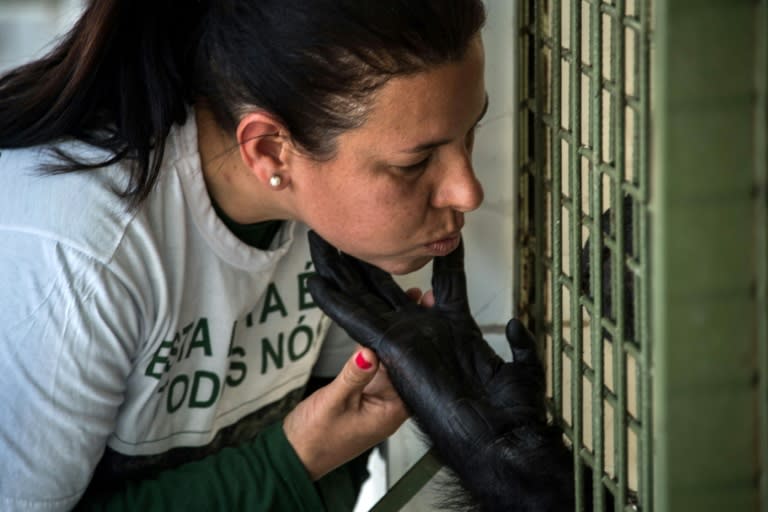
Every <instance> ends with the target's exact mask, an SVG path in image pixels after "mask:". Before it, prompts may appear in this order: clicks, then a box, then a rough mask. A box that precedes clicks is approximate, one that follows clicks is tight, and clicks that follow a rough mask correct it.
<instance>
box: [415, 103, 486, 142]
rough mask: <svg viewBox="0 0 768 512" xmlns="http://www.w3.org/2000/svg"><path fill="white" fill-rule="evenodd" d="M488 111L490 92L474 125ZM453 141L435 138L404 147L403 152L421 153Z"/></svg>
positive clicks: (475, 124)
mask: <svg viewBox="0 0 768 512" xmlns="http://www.w3.org/2000/svg"><path fill="white" fill-rule="evenodd" d="M487 112H488V94H486V95H485V104H484V105H483V111H482V112H480V115H479V116H478V117H477V120H476V121H475V123H474V124H473V126H477V124H478V123H479V122H480V121H481V120H482V119H483V117H485V114H486V113H487ZM449 142H451V139H439V140H433V141H429V142H425V143H423V144H419V145H418V146H414V147H412V148H408V149H404V150H403V153H421V152H423V151H427V150H429V149H433V148H436V147H438V146H442V145H443V144H448V143H449Z"/></svg>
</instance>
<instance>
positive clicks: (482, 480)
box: [309, 232, 574, 512]
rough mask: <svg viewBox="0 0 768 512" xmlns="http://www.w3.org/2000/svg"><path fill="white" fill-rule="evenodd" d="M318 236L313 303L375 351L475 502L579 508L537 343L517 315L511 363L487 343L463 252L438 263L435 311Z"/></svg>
mask: <svg viewBox="0 0 768 512" xmlns="http://www.w3.org/2000/svg"><path fill="white" fill-rule="evenodd" d="M309 237H310V248H311V251H312V259H313V261H314V264H315V268H316V270H317V274H316V275H315V276H313V277H312V278H311V279H310V281H309V291H310V293H311V294H312V296H313V298H314V300H315V302H316V304H317V305H318V306H319V307H320V308H321V309H323V311H325V312H326V313H327V314H328V315H329V316H330V317H331V318H332V319H333V320H334V321H335V322H336V323H338V324H339V325H340V326H341V327H342V328H344V329H345V330H346V331H347V333H348V334H350V336H352V338H353V339H355V340H356V341H358V342H359V343H361V344H362V345H364V346H366V347H369V348H371V349H372V350H374V351H375V352H376V354H377V355H378V357H379V358H380V359H381V361H382V363H383V364H384V365H385V366H386V368H387V371H388V374H389V378H390V380H391V381H392V384H393V385H394V386H395V388H396V390H397V391H398V393H399V395H400V397H401V398H402V400H403V401H404V402H405V404H406V406H407V407H408V408H409V410H410V412H411V413H412V415H413V416H414V418H415V419H416V421H417V423H418V424H419V426H420V428H421V429H422V430H423V431H424V433H425V434H426V435H427V436H428V437H429V438H430V439H431V441H432V442H433V445H434V447H435V449H436V450H437V453H438V455H439V456H440V458H441V459H442V461H443V462H444V463H445V465H446V466H447V467H449V468H450V469H451V470H452V471H453V472H454V473H455V474H456V476H457V477H458V479H459V481H460V483H461V485H462V486H463V488H464V490H465V491H466V492H467V493H468V494H469V496H470V498H471V499H470V500H469V501H470V502H471V503H472V504H473V505H472V507H473V508H475V509H479V510H482V511H489V512H496V511H505V512H534V511H535V512H555V511H557V512H565V511H568V512H571V511H573V510H574V489H573V457H572V455H571V453H570V451H569V450H568V449H567V448H566V447H565V445H564V443H563V437H562V432H561V431H560V430H559V429H557V428H555V427H553V426H551V425H549V424H548V423H547V420H546V409H545V402H544V391H545V390H544V388H545V381H544V371H543V368H542V365H541V362H540V361H539V359H538V356H537V354H536V348H535V343H534V340H533V338H532V337H531V335H530V334H529V333H528V331H527V330H526V329H525V328H524V327H523V325H522V324H521V323H520V322H519V321H517V320H515V319H513V320H511V321H510V322H509V323H508V325H507V329H506V336H507V340H508V341H509V345H510V348H511V349H512V353H513V357H514V361H513V362H505V361H504V360H503V359H501V358H500V357H499V356H498V355H497V354H496V353H495V351H494V350H493V349H492V348H491V347H490V346H489V345H488V343H487V342H486V341H485V340H484V339H483V337H482V333H481V331H480V329H479V327H478V326H477V324H476V323H475V321H474V319H473V318H472V316H471V314H470V310H469V305H468V302H467V293H466V278H465V275H464V261H463V259H464V256H463V248H462V247H461V246H460V247H459V248H458V249H457V250H456V251H454V252H452V253H451V254H449V255H448V256H446V257H442V258H435V260H434V264H433V276H432V288H433V291H434V294H435V305H434V306H433V307H431V308H427V307H424V306H421V305H419V304H416V303H415V302H414V301H413V300H411V299H410V298H409V297H408V296H407V295H406V294H405V293H404V292H403V290H402V289H401V288H400V287H399V286H398V285H397V284H396V283H395V282H394V280H393V279H392V277H391V276H390V275H389V274H388V273H386V272H384V271H382V270H380V269H378V268H376V267H373V266H371V265H369V264H367V263H364V262H362V261H360V260H357V259H355V258H353V257H351V256H349V255H346V254H343V253H340V252H339V251H337V250H336V249H335V248H334V247H332V246H330V245H329V244H327V243H326V242H325V241H324V240H322V239H321V238H320V237H319V236H317V235H316V234H315V233H314V232H311V233H310V235H309ZM461 506H462V507H464V506H466V504H465V503H461Z"/></svg>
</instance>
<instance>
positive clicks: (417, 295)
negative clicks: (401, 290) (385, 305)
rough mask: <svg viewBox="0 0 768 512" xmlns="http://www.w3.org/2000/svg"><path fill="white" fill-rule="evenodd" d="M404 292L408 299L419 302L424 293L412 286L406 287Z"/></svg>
mask: <svg viewBox="0 0 768 512" xmlns="http://www.w3.org/2000/svg"><path fill="white" fill-rule="evenodd" d="M405 294H406V295H407V296H408V298H409V299H411V300H412V301H413V302H415V303H417V304H420V303H421V297H422V296H423V295H424V294H423V293H422V292H421V288H418V287H416V286H414V287H413V288H408V289H407V290H405Z"/></svg>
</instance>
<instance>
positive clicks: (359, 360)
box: [355, 352, 373, 370]
mask: <svg viewBox="0 0 768 512" xmlns="http://www.w3.org/2000/svg"><path fill="white" fill-rule="evenodd" d="M355 364H356V365H357V367H358V368H360V369H361V370H367V369H368V368H370V367H371V366H373V365H372V364H371V363H369V362H368V361H366V360H365V358H364V357H363V353H362V352H358V353H357V357H355Z"/></svg>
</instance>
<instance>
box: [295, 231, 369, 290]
mask: <svg viewBox="0 0 768 512" xmlns="http://www.w3.org/2000/svg"><path fill="white" fill-rule="evenodd" d="M307 238H308V239H309V253H310V255H311V257H312V263H313V264H314V265H315V270H316V271H317V273H318V274H320V275H321V276H323V277H325V278H327V279H330V280H332V281H334V282H335V283H336V284H337V285H338V286H339V287H340V288H354V287H355V286H358V285H359V283H360V279H356V278H355V277H353V276H351V275H350V270H351V269H350V267H348V266H347V265H345V264H343V263H342V255H341V253H339V250H338V249H336V248H335V247H334V246H332V245H331V244H329V243H328V242H326V241H325V240H324V239H323V238H322V237H320V235H318V234H317V233H316V232H315V231H309V233H307Z"/></svg>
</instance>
